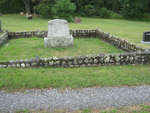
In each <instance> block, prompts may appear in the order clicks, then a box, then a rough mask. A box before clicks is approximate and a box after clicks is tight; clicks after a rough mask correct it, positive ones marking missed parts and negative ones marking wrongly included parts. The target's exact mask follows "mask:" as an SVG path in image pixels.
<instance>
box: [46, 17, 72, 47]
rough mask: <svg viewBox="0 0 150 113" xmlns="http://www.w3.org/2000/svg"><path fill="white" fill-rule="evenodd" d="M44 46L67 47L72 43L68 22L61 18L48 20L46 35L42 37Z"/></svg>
mask: <svg viewBox="0 0 150 113" xmlns="http://www.w3.org/2000/svg"><path fill="white" fill-rule="evenodd" d="M44 44H45V47H46V48H55V47H69V46H72V45H73V37H72V35H70V32H69V27H68V22H67V21H66V20H62V19H54V20H51V21H49V22H48V35H47V37H45V38H44Z"/></svg>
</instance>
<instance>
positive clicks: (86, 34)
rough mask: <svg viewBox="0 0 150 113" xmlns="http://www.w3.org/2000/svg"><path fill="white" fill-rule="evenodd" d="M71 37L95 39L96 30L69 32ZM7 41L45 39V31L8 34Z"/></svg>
mask: <svg viewBox="0 0 150 113" xmlns="http://www.w3.org/2000/svg"><path fill="white" fill-rule="evenodd" d="M70 34H71V35H72V36H73V37H78V38H82V37H84V38H86V37H87V38H89V37H96V30H70ZM8 37H9V39H14V38H25V37H26V38H28V37H41V38H44V37H47V31H24V32H8Z"/></svg>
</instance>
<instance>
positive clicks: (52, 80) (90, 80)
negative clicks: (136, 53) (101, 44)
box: [0, 65, 150, 90]
mask: <svg viewBox="0 0 150 113" xmlns="http://www.w3.org/2000/svg"><path fill="white" fill-rule="evenodd" d="M149 67H150V65H136V66H131V65H129V66H104V67H90V68H30V69H13V68H6V69H4V68H3V69H0V89H3V88H4V89H9V90H13V89H25V88H29V89H30V88H50V87H51V88H66V87H70V88H83V87H94V86H100V87H104V86H123V85H144V84H150V69H149Z"/></svg>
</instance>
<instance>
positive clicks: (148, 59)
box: [0, 29, 150, 68]
mask: <svg viewBox="0 0 150 113" xmlns="http://www.w3.org/2000/svg"><path fill="white" fill-rule="evenodd" d="M70 33H71V34H72V35H73V37H74V38H99V39H102V40H104V41H106V42H108V43H110V44H112V45H114V46H115V47H117V48H120V49H122V50H125V51H128V53H123V54H97V55H87V56H78V57H72V56H71V55H70V56H68V57H63V58H57V57H51V58H33V59H26V60H11V61H8V62H0V68H7V67H14V68H30V67H91V66H105V65H127V64H150V51H149V50H147V49H144V48H140V47H138V46H136V45H134V44H132V43H129V42H128V41H126V40H123V39H120V38H117V37H116V36H113V35H111V34H109V33H105V32H103V31H101V30H98V29H97V30H70ZM46 36H47V31H29V32H8V33H7V32H6V33H4V34H3V35H2V36H1V38H0V41H1V42H3V43H0V44H4V43H6V42H7V41H8V40H11V39H16V38H32V37H40V38H44V37H46Z"/></svg>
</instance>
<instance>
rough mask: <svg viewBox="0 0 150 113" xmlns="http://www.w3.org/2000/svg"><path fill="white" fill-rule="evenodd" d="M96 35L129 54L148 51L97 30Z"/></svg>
mask: <svg viewBox="0 0 150 113" xmlns="http://www.w3.org/2000/svg"><path fill="white" fill-rule="evenodd" d="M96 34H97V37H98V38H100V39H103V40H104V41H106V42H108V43H110V44H112V45H114V46H115V47H117V48H119V49H122V50H125V51H128V52H136V51H146V49H144V48H141V47H138V46H136V45H135V44H132V43H130V42H128V41H127V40H123V39H121V38H117V37H116V36H113V35H111V34H110V33H106V32H103V31H101V30H98V29H97V30H96Z"/></svg>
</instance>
